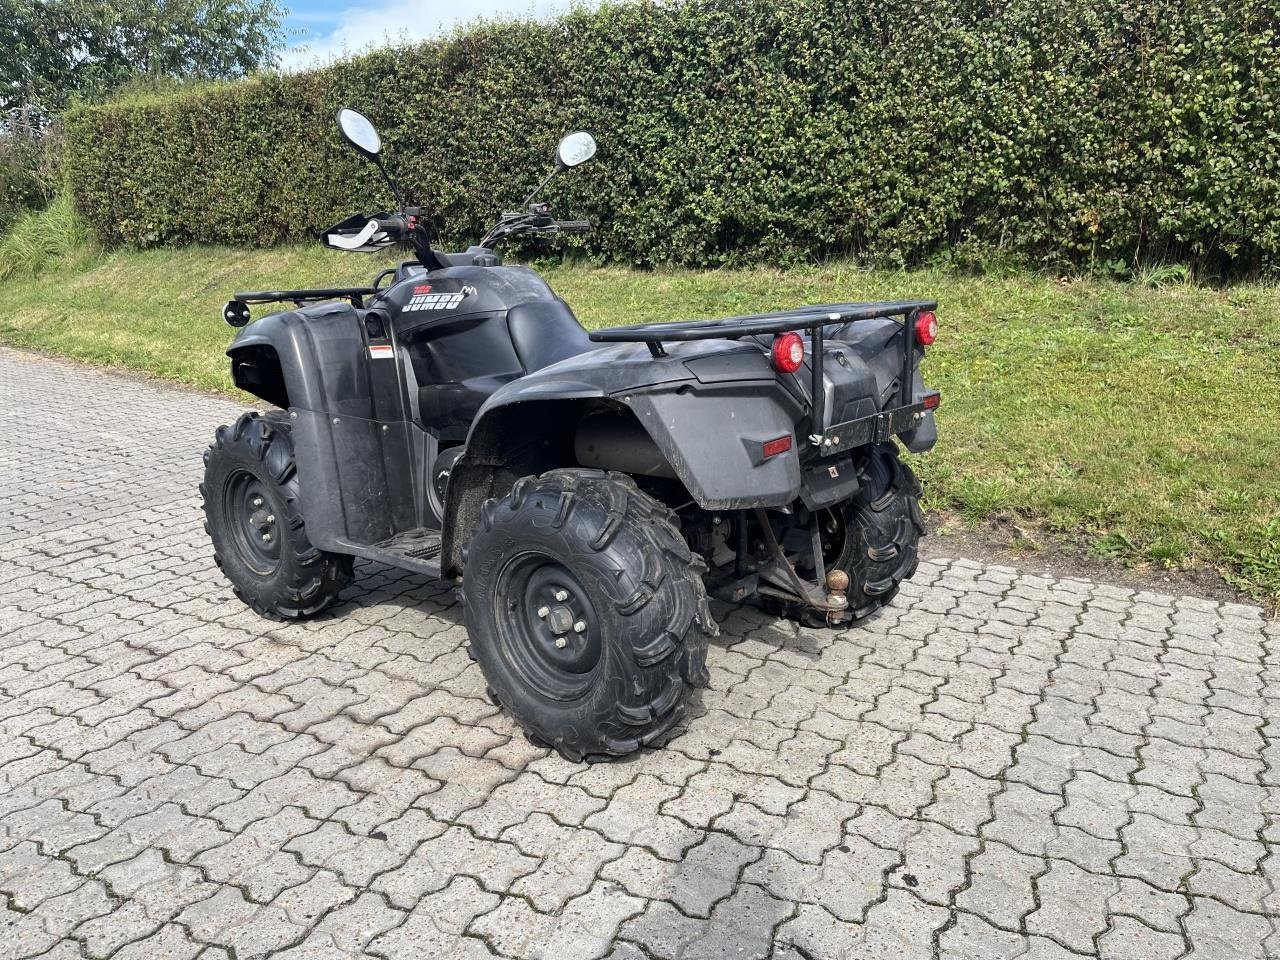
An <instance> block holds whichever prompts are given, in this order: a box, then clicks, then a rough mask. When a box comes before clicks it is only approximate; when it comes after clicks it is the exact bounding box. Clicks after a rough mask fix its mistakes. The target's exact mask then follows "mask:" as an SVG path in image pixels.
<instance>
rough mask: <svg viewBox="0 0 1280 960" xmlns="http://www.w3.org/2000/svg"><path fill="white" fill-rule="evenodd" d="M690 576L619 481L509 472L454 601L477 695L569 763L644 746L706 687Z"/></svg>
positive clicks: (649, 504) (658, 525) (626, 483)
mask: <svg viewBox="0 0 1280 960" xmlns="http://www.w3.org/2000/svg"><path fill="white" fill-rule="evenodd" d="M704 570H705V564H703V563H702V560H701V558H700V557H697V556H696V555H694V554H693V553H692V552H691V551H690V550H689V547H688V545H687V544H686V543H685V541H684V538H683V537H682V536H681V535H680V532H679V529H678V527H677V526H676V522H675V517H674V515H673V514H672V513H671V511H670V510H668V509H667V508H666V507H665V506H663V505H662V504H660V503H658V502H657V501H656V500H654V499H652V498H651V497H649V496H648V495H646V494H644V493H642V492H641V491H640V490H639V489H638V488H637V487H636V485H635V483H634V481H632V480H631V478H630V477H628V476H626V475H625V474H619V473H605V472H603V471H601V470H576V469H574V470H554V471H552V472H550V473H546V474H543V475H542V476H541V477H525V478H523V479H522V480H520V481H518V482H517V483H516V485H515V487H514V488H513V489H512V491H511V493H510V494H509V495H508V496H507V497H506V498H505V499H503V500H501V501H495V500H490V501H489V502H488V503H487V504H485V507H484V510H483V513H482V516H481V524H480V528H479V529H478V530H477V532H476V534H475V536H474V537H473V539H472V540H471V543H470V544H469V546H468V548H467V562H466V568H465V570H464V580H463V605H464V608H465V612H466V621H467V629H468V630H469V631H470V634H471V652H472V655H473V656H474V657H475V659H476V660H477V661H478V662H479V664H480V669H481V670H482V671H483V672H484V676H485V680H486V681H487V682H488V684H489V690H490V695H491V696H492V697H493V698H494V699H495V700H497V701H498V702H499V703H500V704H501V705H502V706H503V707H505V708H506V709H507V710H508V711H510V713H511V714H512V715H513V716H514V718H515V719H516V720H517V722H519V723H520V724H521V726H522V727H523V728H524V730H525V733H526V734H527V735H528V736H529V738H530V739H531V740H533V741H534V742H535V743H541V744H543V745H548V746H551V747H553V748H554V749H555V750H557V751H558V752H559V753H560V754H561V755H562V756H564V757H565V758H566V759H569V760H573V761H578V760H584V759H587V760H593V759H601V758H604V757H613V756H622V755H624V754H628V753H631V752H632V751H634V750H637V749H639V747H640V746H641V745H652V744H654V743H657V742H658V741H660V740H661V739H662V738H663V737H664V736H665V735H666V734H667V733H668V732H669V731H670V730H671V728H672V727H673V726H674V725H675V724H676V723H677V722H678V721H679V720H680V718H681V717H682V716H683V714H684V709H685V699H686V696H687V694H688V692H689V690H690V689H691V688H693V687H697V686H705V685H706V683H707V680H708V677H707V670H706V657H707V638H708V637H709V636H714V634H715V633H716V625H715V621H714V620H713V619H712V617H711V611H710V608H709V607H708V605H707V599H706V593H705V591H704V589H703V586H702V576H701V574H702V572H703V571H704Z"/></svg>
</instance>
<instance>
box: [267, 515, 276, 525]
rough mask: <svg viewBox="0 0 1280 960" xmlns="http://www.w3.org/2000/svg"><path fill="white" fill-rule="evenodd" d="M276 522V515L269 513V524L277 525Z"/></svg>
mask: <svg viewBox="0 0 1280 960" xmlns="http://www.w3.org/2000/svg"><path fill="white" fill-rule="evenodd" d="M275 522H276V515H275V514H274V513H268V514H267V523H275Z"/></svg>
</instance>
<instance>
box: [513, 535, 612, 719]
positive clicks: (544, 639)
mask: <svg viewBox="0 0 1280 960" xmlns="http://www.w3.org/2000/svg"><path fill="white" fill-rule="evenodd" d="M499 593H500V595H502V596H506V597H508V598H510V604H509V606H508V609H509V610H510V614H509V616H506V617H503V618H501V621H500V622H501V629H502V633H503V634H504V635H505V637H504V639H505V647H506V651H505V652H506V655H507V656H508V658H509V660H510V663H511V666H512V667H513V669H514V670H515V672H516V673H518V674H520V676H521V679H522V680H523V682H524V683H525V684H526V685H527V686H529V687H531V688H534V689H536V690H537V691H538V692H539V693H541V694H542V695H544V696H547V697H550V698H553V699H572V698H573V697H575V696H577V695H578V694H579V692H580V691H581V690H582V689H583V688H584V687H585V686H586V685H587V684H589V683H590V682H591V677H592V674H593V672H594V671H595V668H596V666H597V664H599V662H600V658H601V654H602V651H603V640H602V636H601V632H600V626H599V620H598V618H597V617H596V612H595V607H594V606H593V604H592V601H591V598H590V595H589V594H588V593H587V591H586V589H585V588H584V587H583V586H582V584H581V583H579V582H578V579H577V577H576V576H574V574H573V573H572V572H570V570H569V569H568V568H567V567H565V566H563V565H562V564H560V563H557V562H555V561H553V560H551V559H550V558H549V557H545V556H539V555H536V554H533V555H526V556H524V557H517V558H515V559H514V560H513V561H512V562H511V563H510V564H509V565H508V566H507V568H506V569H505V570H504V571H503V573H502V574H501V575H500V578H499Z"/></svg>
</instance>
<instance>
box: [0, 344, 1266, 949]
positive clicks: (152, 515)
mask: <svg viewBox="0 0 1280 960" xmlns="http://www.w3.org/2000/svg"><path fill="white" fill-rule="evenodd" d="M0 410H2V411H3V429H4V436H3V441H4V444H3V446H0V503H2V504H3V511H2V513H0V571H3V578H2V582H0V647H2V649H3V652H2V654H0V824H2V826H3V836H2V837H0V893H2V897H3V899H0V912H2V913H3V920H2V926H0V956H3V957H20V956H21V957H31V956H47V957H51V958H66V957H79V956H92V957H116V958H121V960H123V958H135V957H137V958H160V957H164V958H187V957H195V956H201V957H205V958H232V957H235V958H239V960H245V958H250V957H258V956H264V955H276V956H281V957H290V958H303V957H308V958H320V960H330V958H340V957H346V956H356V955H366V956H374V957H385V958H396V957H412V958H415V960H421V958H428V957H448V958H470V957H487V956H492V955H498V956H503V957H544V958H548V960H573V958H588V957H601V956H610V957H613V958H615V960H640V958H676V957H679V958H685V960H694V958H714V957H725V958H743V960H745V958H764V957H771V958H776V960H814V958H822V960H826V958H837V957H858V958H862V957H867V958H871V957H886V956H887V957H893V958H895V960H905V958H914V957H934V956H946V957H964V958H986V957H1032V958H1063V957H1070V956H1076V955H1090V956H1091V955H1095V954H1100V955H1102V956H1105V957H1116V958H1121V957H1180V956H1186V955H1190V956H1193V957H1196V958H1209V957H1223V958H1241V957H1259V956H1271V957H1280V852H1278V851H1280V846H1278V845H1280V736H1278V733H1280V719H1278V718H1280V659H1277V657H1278V654H1277V648H1278V647H1280V631H1277V627H1276V625H1275V624H1269V623H1266V622H1264V621H1263V620H1262V619H1261V614H1260V611H1259V610H1257V609H1255V608H1253V607H1247V606H1234V605H1229V604H1228V605H1224V604H1218V603H1210V602H1206V601H1201V600H1196V599H1190V598H1179V597H1169V596H1160V595H1156V594H1149V593H1135V592H1134V591H1131V590H1128V589H1121V588H1117V587H1112V586H1107V585H1105V584H1101V583H1091V582H1086V581H1082V580H1056V581H1055V580H1050V579H1046V578H1041V577H1034V576H1025V575H1020V574H1019V573H1018V572H1016V571H1014V570H1011V569H1007V568H1004V567H998V566H984V565H979V564H975V563H971V562H966V561H964V560H954V561H950V562H934V563H927V564H924V565H923V566H922V567H921V570H920V572H919V575H918V576H917V578H916V579H915V580H914V581H913V582H911V583H910V584H909V585H908V586H907V588H906V589H904V590H903V592H902V595H901V596H900V598H899V599H898V600H897V601H896V602H895V604H894V605H893V607H892V608H891V609H890V610H889V611H887V612H886V613H885V614H884V615H882V616H880V617H878V618H877V619H874V620H873V621H872V622H869V623H866V624H863V625H860V626H858V627H856V628H853V629H847V630H841V631H826V630H807V629H796V628H794V627H792V626H790V625H788V624H785V623H782V622H779V621H776V620H773V619H770V618H768V617H765V616H763V615H762V614H760V613H758V612H755V611H753V610H750V609H734V608H728V607H718V608H717V613H718V615H719V616H720V618H721V621H722V624H723V633H722V635H721V637H720V638H719V640H718V641H717V643H716V645H715V646H714V647H713V649H712V651H711V656H710V668H711V674H712V680H713V684H712V689H711V690H709V691H706V692H705V693H704V694H703V695H702V698H701V702H700V705H698V708H697V709H696V710H695V713H696V716H694V717H693V718H692V719H691V721H690V722H689V724H688V727H687V730H685V732H684V733H683V734H682V735H681V736H679V737H678V738H677V739H676V740H674V741H673V742H672V743H671V744H670V745H668V746H667V747H666V748H664V749H661V750H654V751H648V752H645V753H643V754H641V755H639V756H637V757H635V758H632V759H631V760H629V761H625V762H617V763H611V764H601V765H594V766H580V765H575V764H571V763H566V762H564V761H562V760H560V759H558V758H556V757H553V756H549V755H548V754H547V752H546V751H545V750H541V749H537V748H535V747H533V746H531V745H530V744H529V743H528V742H527V741H525V740H524V739H523V737H521V736H520V735H519V734H518V733H517V731H516V729H515V728H514V726H513V725H512V724H511V723H510V722H509V721H508V720H507V719H506V718H504V717H503V716H502V715H501V714H499V713H498V712H497V711H496V710H495V708H494V707H492V706H491V705H490V704H489V702H488V700H486V699H485V696H484V685H483V683H482V681H481V678H480V676H479V673H478V671H477V670H476V668H475V667H474V666H473V665H471V664H470V662H469V661H468V659H467V657H466V653H465V649H464V644H465V634H464V630H463V628H462V626H461V625H460V623H459V611H458V607H457V605H456V603H455V600H454V596H453V592H452V591H451V590H449V589H444V588H443V587H442V586H441V585H439V584H436V583H429V582H425V581H423V580H422V579H420V578H416V577H413V576H409V575H405V574H402V573H400V572H398V571H395V570H389V569H386V568H381V567H375V566H368V565H367V566H364V567H362V568H361V569H360V578H359V582H358V584H357V586H356V587H355V588H353V589H351V590H350V591H349V593H350V600H349V601H347V602H346V603H345V604H344V605H343V606H342V607H341V608H340V609H338V610H337V611H336V612H335V613H334V614H333V615H332V616H330V617H326V618H325V619H321V620H318V621H314V622H311V623H307V624H304V625H287V626H282V625H275V624H271V623H267V622H264V621H263V620H260V619H258V618H256V617H255V616H253V615H251V614H250V613H249V612H248V611H247V610H246V609H245V608H244V607H242V606H241V605H240V604H239V603H238V602H237V601H236V600H234V599H233V597H232V595H231V593H230V591H229V590H228V588H227V586H226V584H225V583H224V582H223V580H222V579H221V577H220V576H219V574H218V573H217V571H216V570H215V569H214V568H213V566H212V563H211V561H210V550H209V547H208V545H207V543H206V540H205V537H204V534H203V532H202V531H201V524H200V520H201V518H200V514H199V507H198V501H197V498H196V496H195V484H196V481H197V476H198V474H199V471H200V452H201V450H202V449H203V447H204V445H205V443H206V442H207V440H208V438H209V436H210V433H211V431H212V429H213V427H214V426H215V425H216V424H218V423H219V422H221V421H226V420H229V419H231V418H232V417H233V416H234V415H235V414H236V413H237V412H238V407H236V406H235V405H233V404H231V403H228V402H226V401H220V400H215V399H209V398H206V397H201V396H197V395H194V394H190V393H186V392H182V391H179V390H175V389H170V388H163V387H158V386H153V385H149V384H146V383H143V382H139V381H136V380H130V379H124V378H118V377H114V376H109V375H106V374H102V373H98V372H93V371H89V370H85V369H80V368H76V367H73V366H70V365H66V364H62V363H59V362H54V361H48V360H42V359H38V358H35V357H31V356H28V355H24V354H19V353H14V352H9V351H0Z"/></svg>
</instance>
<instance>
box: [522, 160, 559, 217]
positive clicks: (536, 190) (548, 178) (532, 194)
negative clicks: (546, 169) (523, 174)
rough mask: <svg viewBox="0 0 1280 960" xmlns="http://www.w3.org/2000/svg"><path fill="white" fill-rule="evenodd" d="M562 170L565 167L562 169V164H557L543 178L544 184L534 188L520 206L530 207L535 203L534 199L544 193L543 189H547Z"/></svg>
mask: <svg viewBox="0 0 1280 960" xmlns="http://www.w3.org/2000/svg"><path fill="white" fill-rule="evenodd" d="M562 169H563V167H561V166H560V164H558V163H557V164H556V165H555V168H554V169H553V170H552V171H551V172H550V173H548V174H547V175H546V176H545V177H544V178H543V180H542V182H541V183H540V184H538V185H537V186H536V187H534V188H533V190H532V191H530V193H529V195H528V196H527V197H525V198H524V202H523V203H522V204H520V206H521V207H528V206H529V204H531V203H533V198H534V197H536V196H537V195H538V194H540V193H541V192H542V189H543V187H545V186H546V185H547V184H548V183H550V182H551V178H552V177H554V176H555V175H556V174H557V173H559V172H560V171H561V170H562Z"/></svg>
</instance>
